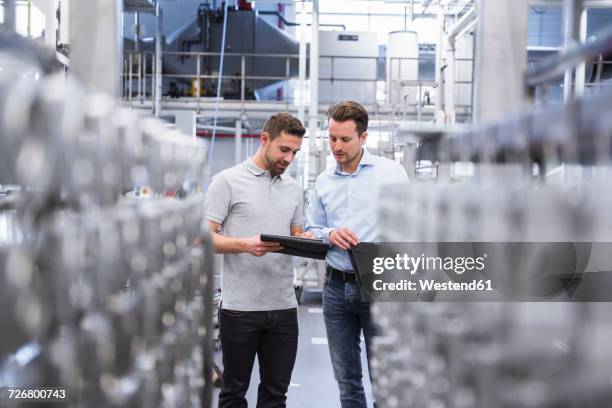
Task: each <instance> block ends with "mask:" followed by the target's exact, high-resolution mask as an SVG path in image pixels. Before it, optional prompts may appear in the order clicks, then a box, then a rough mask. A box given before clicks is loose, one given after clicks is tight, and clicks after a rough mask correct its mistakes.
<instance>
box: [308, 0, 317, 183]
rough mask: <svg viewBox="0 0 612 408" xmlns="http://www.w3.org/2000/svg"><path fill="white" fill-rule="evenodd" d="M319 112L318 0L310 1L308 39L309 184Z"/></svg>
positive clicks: (314, 174)
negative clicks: (310, 31) (310, 11)
mask: <svg viewBox="0 0 612 408" xmlns="http://www.w3.org/2000/svg"><path fill="white" fill-rule="evenodd" d="M318 114H319V0H313V1H312V39H311V41H310V107H309V109H308V116H309V117H308V138H309V155H310V157H309V158H310V161H309V166H308V173H309V180H308V182H309V184H312V183H314V181H315V180H316V177H317V176H318V174H319V169H318V167H319V166H318V160H317V153H316V148H317V145H316V135H317V130H318V122H317V120H318Z"/></svg>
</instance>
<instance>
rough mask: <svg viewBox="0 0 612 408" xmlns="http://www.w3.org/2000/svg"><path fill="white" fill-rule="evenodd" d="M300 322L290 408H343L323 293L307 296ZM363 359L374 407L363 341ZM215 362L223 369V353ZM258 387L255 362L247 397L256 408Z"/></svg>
mask: <svg viewBox="0 0 612 408" xmlns="http://www.w3.org/2000/svg"><path fill="white" fill-rule="evenodd" d="M298 321H299V327H300V338H299V345H298V354H297V360H296V363H295V368H294V370H293V376H292V377H291V385H290V386H289V392H288V394H287V407H288V408H337V407H340V399H339V396H338V387H337V384H336V381H335V380H334V374H333V372H332V366H331V362H330V359H329V350H328V348H327V337H326V335H325V324H324V323H323V314H322V310H321V293H320V292H306V291H305V292H304V294H303V296H302V304H301V305H300V307H299V309H298ZM361 358H362V366H363V367H364V388H365V390H366V396H367V398H368V405H369V406H371V404H372V387H371V385H370V381H369V377H368V373H367V363H366V358H365V344H363V340H362V356H361ZM215 360H216V362H217V364H219V367H222V363H221V353H220V352H219V353H217V354H216V356H215ZM258 384H259V368H258V366H257V359H256V360H255V367H253V374H252V376H251V385H250V386H249V391H248V392H247V396H246V397H247V401H248V403H249V407H255V404H256V401H257V386H258ZM218 396H219V390H218V389H216V390H215V394H214V396H213V407H217V404H218Z"/></svg>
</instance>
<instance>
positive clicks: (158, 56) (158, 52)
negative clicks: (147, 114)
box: [153, 1, 163, 117]
mask: <svg viewBox="0 0 612 408" xmlns="http://www.w3.org/2000/svg"><path fill="white" fill-rule="evenodd" d="M155 15H156V17H157V25H156V27H155V80H154V82H153V83H154V84H155V105H154V106H155V108H154V112H155V116H156V117H159V115H160V113H161V99H162V90H163V88H162V61H163V60H162V58H163V56H162V51H163V50H162V40H163V39H162V36H163V31H162V28H163V12H162V9H161V6H160V4H159V1H158V2H156V5H155Z"/></svg>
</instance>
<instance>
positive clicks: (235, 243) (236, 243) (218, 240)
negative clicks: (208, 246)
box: [212, 232, 247, 254]
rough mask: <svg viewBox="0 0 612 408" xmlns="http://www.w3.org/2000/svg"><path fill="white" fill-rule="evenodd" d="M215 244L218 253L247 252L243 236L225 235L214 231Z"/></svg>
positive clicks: (213, 239)
mask: <svg viewBox="0 0 612 408" xmlns="http://www.w3.org/2000/svg"><path fill="white" fill-rule="evenodd" d="M212 241H213V246H214V247H215V252H216V253H218V254H241V253H244V252H247V248H246V244H245V242H244V239H243V238H233V237H224V236H223V235H221V234H219V233H216V232H213V233H212Z"/></svg>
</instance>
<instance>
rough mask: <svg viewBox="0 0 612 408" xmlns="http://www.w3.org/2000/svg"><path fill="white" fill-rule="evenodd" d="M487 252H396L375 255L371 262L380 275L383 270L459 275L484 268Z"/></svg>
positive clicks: (374, 270)
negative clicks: (474, 254) (472, 254)
mask: <svg viewBox="0 0 612 408" xmlns="http://www.w3.org/2000/svg"><path fill="white" fill-rule="evenodd" d="M486 258H487V254H484V255H483V256H479V257H469V256H461V257H450V256H449V257H440V256H425V254H421V255H420V256H416V257H415V256H410V255H408V254H396V255H395V256H394V257H376V258H374V259H373V262H372V272H373V273H375V274H376V275H380V274H382V273H384V272H385V271H392V270H393V271H408V272H410V274H411V275H414V274H416V273H417V272H419V271H445V272H450V271H452V272H455V273H456V274H458V275H461V274H463V273H465V272H473V271H482V270H483V269H484V268H485V259H486Z"/></svg>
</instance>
